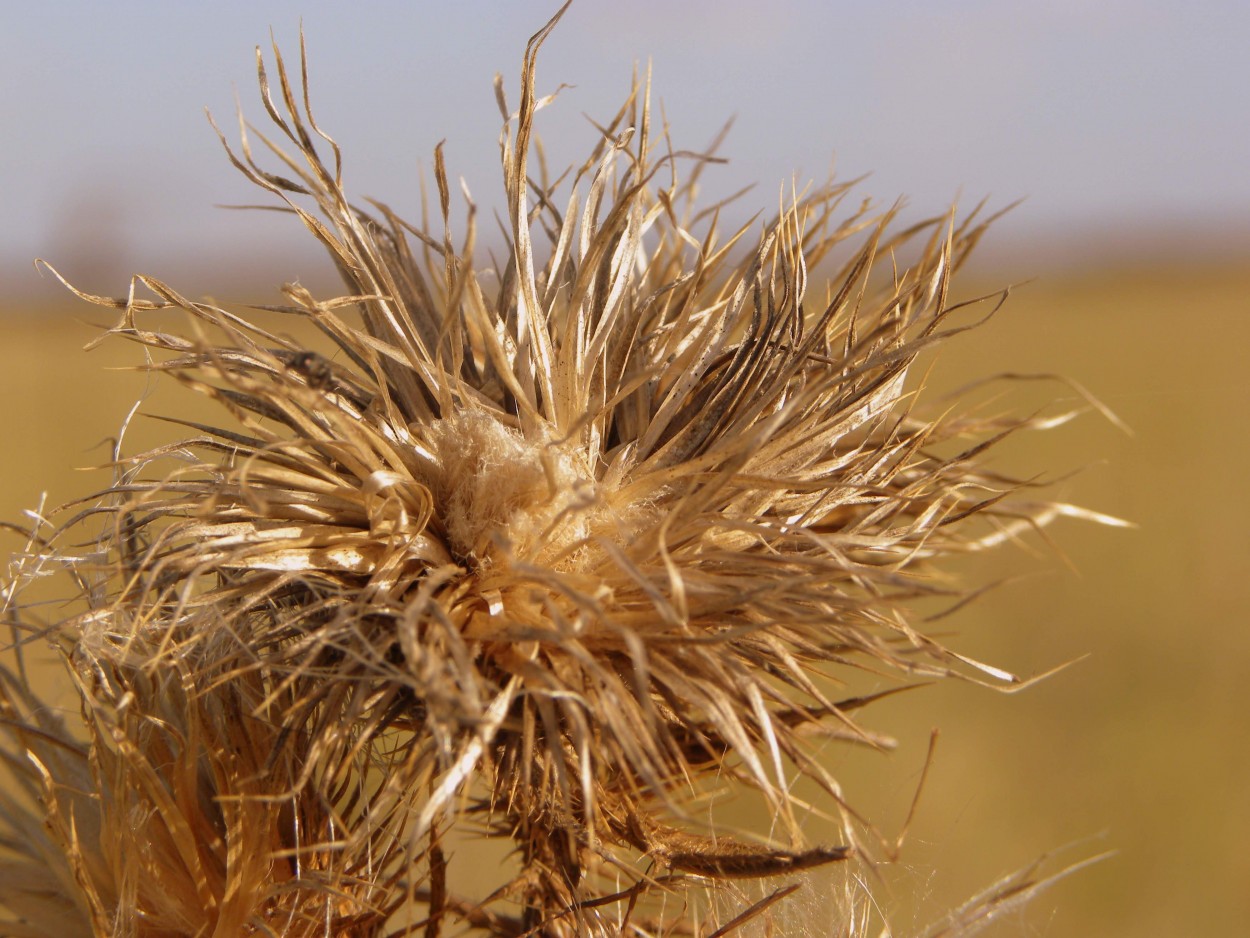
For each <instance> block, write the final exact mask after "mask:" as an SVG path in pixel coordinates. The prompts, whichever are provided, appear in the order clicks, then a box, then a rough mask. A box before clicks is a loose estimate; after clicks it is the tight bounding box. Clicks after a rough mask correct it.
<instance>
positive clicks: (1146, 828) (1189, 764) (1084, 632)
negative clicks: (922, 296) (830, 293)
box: [0, 258, 1250, 936]
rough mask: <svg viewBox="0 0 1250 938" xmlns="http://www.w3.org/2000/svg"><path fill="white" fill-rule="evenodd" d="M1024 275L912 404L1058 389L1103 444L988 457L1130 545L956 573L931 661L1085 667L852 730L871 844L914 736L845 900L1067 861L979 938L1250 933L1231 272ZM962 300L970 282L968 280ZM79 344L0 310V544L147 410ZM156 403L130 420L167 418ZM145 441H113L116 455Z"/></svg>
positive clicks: (121, 354)
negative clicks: (1065, 873) (1113, 521)
mask: <svg viewBox="0 0 1250 938" xmlns="http://www.w3.org/2000/svg"><path fill="white" fill-rule="evenodd" d="M1095 271H1096V272H1095ZM1037 274H1038V277H1037V279H1036V280H1035V281H1033V282H1032V283H1029V284H1027V285H1024V286H1022V287H1020V288H1018V289H1016V290H1014V291H1013V293H1012V296H1011V298H1010V300H1009V301H1008V303H1007V305H1006V306H1005V307H1004V309H1003V310H1002V312H1001V313H1000V314H999V315H998V316H997V317H995V319H994V320H992V321H991V322H990V323H988V324H987V325H985V326H984V327H982V328H980V329H977V330H975V331H973V332H972V333H970V334H967V335H965V336H963V337H960V338H959V339H957V340H955V341H954V342H952V343H951V344H949V345H948V346H945V347H944V348H943V349H942V350H941V352H940V353H939V354H938V355H937V356H936V362H935V363H934V367H933V371H932V373H931V376H930V377H929V378H928V383H929V384H930V385H932V387H931V388H930V389H929V390H936V389H938V388H943V387H945V388H949V387H954V386H957V385H959V384H962V383H964V382H965V381H969V380H973V379H975V378H979V377H983V376H986V375H989V374H994V373H999V372H1015V373H1061V374H1063V375H1065V376H1067V377H1070V378H1072V379H1075V380H1077V381H1079V382H1080V383H1081V384H1082V385H1084V386H1085V387H1086V388H1088V389H1089V390H1090V392H1091V393H1092V394H1094V395H1096V396H1097V397H1098V398H1099V400H1101V401H1102V402H1103V403H1105V404H1106V405H1107V406H1109V407H1110V408H1111V409H1112V410H1114V412H1115V413H1116V414H1117V415H1118V416H1119V417H1120V418H1121V419H1122V420H1123V421H1124V422H1125V423H1126V424H1127V425H1128V426H1129V427H1130V428H1131V430H1132V434H1131V435H1129V434H1126V433H1124V432H1122V431H1121V430H1120V429H1118V428H1117V427H1115V426H1114V425H1113V424H1112V423H1110V422H1109V421H1107V420H1105V419H1104V418H1103V417H1102V416H1100V415H1099V414H1098V413H1096V412H1091V413H1088V414H1086V415H1084V416H1082V417H1081V418H1080V419H1078V420H1076V421H1075V422H1073V423H1071V424H1069V425H1067V426H1064V427H1062V428H1059V429H1056V430H1053V431H1049V432H1046V433H1042V434H1033V435H1030V436H1027V437H1026V438H1022V439H1019V440H1011V441H1008V443H1007V444H1006V445H1005V446H1004V447H1003V448H1002V451H1001V453H1000V454H999V455H998V456H997V457H995V459H996V461H997V464H998V465H1002V466H1003V467H1004V468H1015V469H1027V470H1028V471H1029V472H1031V473H1032V472H1036V471H1038V470H1044V471H1045V473H1046V475H1047V477H1049V478H1052V479H1056V480H1058V481H1056V483H1055V484H1054V486H1053V488H1052V489H1051V492H1052V493H1053V494H1055V495H1057V496H1059V497H1061V498H1063V499H1064V500H1067V501H1071V502H1075V503H1078V504H1081V505H1084V506H1087V507H1089V508H1092V509H1095V510H1097V511H1100V512H1106V513H1108V514H1111V515H1116V516H1119V517H1122V518H1127V519H1130V520H1131V521H1133V522H1134V523H1135V524H1136V525H1137V527H1136V528H1135V529H1132V530H1126V529H1115V528H1107V527H1101V526H1097V525H1093V524H1090V523H1087V522H1083V521H1077V520H1066V521H1062V520H1061V521H1060V522H1058V523H1057V524H1056V525H1054V526H1053V527H1052V528H1051V529H1050V535H1051V536H1052V537H1053V540H1054V543H1055V545H1056V546H1057V548H1058V549H1057V550H1046V549H1042V550H1037V551H1035V552H1033V553H1032V554H1031V553H1030V552H1029V551H1028V550H1022V549H1017V548H1014V547H1007V548H1005V549H1003V550H1000V551H998V552H996V553H994V554H993V555H988V556H981V557H978V558H975V560H974V562H972V563H969V564H968V565H967V571H966V572H967V574H968V582H969V583H983V582H988V581H990V580H995V579H1000V578H1014V579H1012V580H1011V582H1007V583H1005V584H1004V585H1002V586H1001V587H1000V588H998V589H996V590H994V591H993V592H991V593H989V594H987V595H985V596H984V597H983V598H981V599H980V600H979V601H978V602H977V603H975V604H973V605H972V606H970V607H968V608H966V609H964V610H962V611H961V612H960V613H958V614H957V615H955V616H953V617H951V618H949V619H948V620H946V621H945V622H943V623H942V628H943V629H944V630H946V631H949V632H952V633H956V634H955V635H952V642H953V644H954V646H955V647H956V648H957V649H958V650H959V651H961V652H964V653H967V654H969V655H972V656H973V657H977V658H979V659H980V660H986V661H990V662H993V663H995V664H998V665H1001V666H1003V667H1005V668H1008V669H1010V670H1013V671H1015V672H1016V673H1020V674H1024V675H1029V674H1035V673H1040V672H1042V671H1045V670H1048V669H1050V668H1052V667H1054V666H1055V665H1058V664H1061V663H1063V662H1065V661H1071V660H1073V659H1078V658H1082V656H1087V657H1084V658H1083V659H1082V660H1080V661H1079V662H1076V663H1074V664H1073V665H1072V666H1071V667H1070V668H1068V669H1067V670H1065V671H1063V672H1061V673H1059V674H1056V675H1054V676H1053V677H1051V678H1049V679H1048V680H1046V681H1044V682H1042V683H1041V684H1039V685H1037V686H1035V687H1033V688H1030V689H1028V690H1026V691H1025V692H1023V693H1020V694H1018V695H1012V696H1006V695H999V694H996V693H995V692H993V691H989V690H985V689H982V688H978V687H973V686H970V685H957V684H954V683H950V682H947V683H946V684H944V685H941V686H934V687H927V688H922V689H919V690H916V691H914V692H911V693H909V694H904V695H902V696H900V697H896V698H892V699H889V700H886V701H883V702H881V703H879V704H877V705H875V706H874V707H873V708H872V709H871V710H869V711H867V712H866V715H865V720H866V722H867V723H868V724H869V725H871V726H873V727H874V728H877V729H880V730H884V731H887V732H890V733H893V734H894V735H896V736H897V737H898V738H899V740H900V746H899V749H898V750H897V751H896V752H894V753H892V754H889V755H879V754H874V753H865V752H858V751H857V752H854V753H847V752H843V751H841V750H831V751H830V752H829V762H830V764H831V766H832V767H833V768H834V769H835V770H836V772H837V774H838V776H839V778H841V779H842V780H843V781H844V784H845V786H846V793H847V796H848V799H849V800H850V801H851V802H852V803H853V804H855V805H856V806H858V807H859V808H861V809H863V810H864V812H865V813H866V814H867V815H868V816H869V817H870V818H871V819H872V820H873V821H874V822H875V823H877V824H878V825H879V826H880V827H881V828H882V829H883V831H885V832H886V833H891V832H893V833H897V832H898V830H899V829H900V828H901V827H902V824H903V820H904V818H905V816H906V814H907V809H908V806H909V804H910V801H911V798H912V795H913V793H914V791H915V788H916V785H917V783H918V781H919V776H920V772H921V769H922V766H923V764H924V761H925V752H926V746H927V741H928V736H929V732H930V730H931V728H933V727H935V726H936V727H940V728H941V737H940V740H939V743H938V746H937V754H936V760H935V762H934V764H933V766H932V769H931V771H930V774H929V779H928V783H927V785H926V787H925V790H924V791H923V794H922V796H921V801H920V804H919V809H918V814H917V816H916V820H915V822H914V824H913V825H912V827H911V829H910V831H909V833H908V837H907V842H906V844H905V846H904V848H903V851H902V855H901V859H900V861H899V862H898V863H897V864H896V865H895V866H894V867H892V868H891V869H890V870H888V871H886V872H885V873H884V874H883V876H882V880H881V882H879V883H877V884H875V885H874V886H873V889H874V891H875V892H876V894H877V897H878V899H879V901H880V902H881V903H882V904H883V905H884V906H885V907H886V908H887V909H892V910H893V911H892V920H893V923H894V927H895V930H896V932H897V933H898V934H900V935H906V934H909V933H911V932H914V931H918V930H921V929H920V926H921V925H924V924H926V923H928V922H931V921H934V920H937V919H940V918H941V915H942V913H943V912H945V911H947V910H949V909H951V908H953V907H955V906H956V905H957V904H958V903H959V902H961V901H962V900H964V899H966V898H968V897H969V896H971V895H972V894H974V893H975V892H977V891H978V890H980V889H982V888H984V887H986V886H988V885H990V884H991V883H992V882H993V881H994V880H995V879H997V878H999V877H1001V876H1003V875H1005V874H1008V873H1010V872H1011V871H1013V870H1015V869H1018V868H1020V867H1023V866H1027V865H1028V864H1029V863H1031V862H1032V861H1034V860H1035V859H1037V858H1038V857H1039V856H1040V855H1042V854H1043V853H1045V852H1046V851H1048V850H1050V849H1052V848H1057V847H1061V846H1063V845H1064V844H1069V843H1072V842H1077V843H1076V844H1075V846H1073V847H1071V848H1070V849H1069V850H1067V851H1066V852H1064V853H1062V854H1061V855H1060V856H1059V857H1058V858H1056V859H1055V860H1054V861H1053V863H1052V868H1056V867H1057V866H1062V865H1063V864H1064V863H1065V862H1070V861H1076V860H1079V859H1082V858H1083V857H1086V856H1090V855H1093V854H1096V853H1100V852H1103V851H1108V850H1110V851H1114V854H1113V855H1112V856H1110V857H1109V858H1107V859H1106V860H1104V861H1102V862H1100V863H1098V864H1097V865H1095V866H1093V867H1091V868H1089V869H1086V870H1084V871H1082V872H1080V873H1078V874H1077V875H1075V876H1073V877H1071V878H1070V879H1066V880H1064V881H1063V882H1061V883H1059V884H1057V885H1056V886H1055V887H1054V888H1053V889H1052V890H1050V891H1048V892H1047V893H1045V894H1044V895H1042V896H1041V897H1039V898H1037V899H1035V900H1034V901H1033V902H1032V903H1030V904H1028V905H1027V906H1026V907H1025V908H1024V909H1022V910H1021V911H1019V912H1013V913H1011V914H1010V915H1008V916H1007V917H1006V918H1005V919H1004V920H1003V921H1002V922H1000V923H999V924H997V925H995V926H993V927H991V929H990V930H989V931H988V932H987V933H988V934H993V935H1015V934H1043V935H1060V936H1067V935H1100V936H1150V935H1159V936H1163V935H1198V934H1207V935H1233V934H1239V933H1242V931H1241V930H1242V929H1243V928H1244V927H1245V926H1246V923H1247V922H1250V890H1248V889H1247V888H1246V885H1247V883H1250V849H1248V848H1247V841H1250V745H1247V744H1248V742H1250V740H1248V739H1247V735H1248V734H1247V726H1248V725H1250V630H1248V629H1247V625H1248V624H1250V620H1248V617H1247V613H1248V612H1250V496H1248V495H1247V492H1248V491H1250V485H1247V482H1246V475H1247V469H1248V466H1247V459H1246V456H1247V452H1248V451H1250V443H1248V442H1247V439H1246V434H1247V431H1248V430H1250V423H1248V422H1247V420H1246V417H1245V410H1246V407H1247V404H1248V403H1250V395H1248V393H1247V392H1248V391H1250V378H1248V377H1247V373H1246V370H1247V362H1248V356H1247V348H1250V263H1237V262H1233V261H1222V262H1218V263H1217V262H1214V261H1213V262H1211V263H1209V264H1200V263H1192V264H1188V265H1168V264H1166V263H1162V262H1158V261H1153V262H1152V261H1149V260H1147V259H1145V258H1143V259H1141V260H1140V261H1138V262H1133V261H1132V260H1131V259H1130V260H1127V261H1122V262H1120V263H1118V264H1116V265H1115V266H1114V267H1110V268H1104V269H1097V268H1095V267H1094V266H1093V265H1089V266H1087V267H1084V268H1081V269H1079V270H1078V269H1069V270H1064V269H1059V268H1054V269H1050V270H1049V271H1047V270H1039V271H1037ZM973 277H974V279H975V281H976V284H974V286H976V285H980V284H987V285H988V284H994V283H995V282H996V281H995V277H994V271H993V269H990V270H988V271H987V270H985V269H984V268H983V267H977V266H976V265H975V264H974V269H973ZM964 289H965V291H968V290H969V289H970V287H969V286H967V285H965V287H964ZM107 319H108V312H107V311H105V310H100V309H97V308H94V307H89V306H87V305H86V304H82V303H79V302H77V301H76V300H74V299H73V298H72V297H68V296H67V297H66V299H65V300H64V302H54V303H47V302H42V303H36V304H26V305H22V306H18V307H12V308H5V309H0V336H2V340H0V389H2V390H3V394H4V400H5V403H6V406H5V407H4V408H3V410H2V411H0V439H3V440H4V441H5V445H4V447H3V451H2V455H0V479H2V480H3V483H4V484H3V485H2V486H0V518H3V519H5V520H20V515H21V512H22V510H23V509H27V508H32V507H34V506H35V505H37V504H38V502H39V499H40V493H41V492H45V491H46V492H47V493H48V503H49V505H55V504H59V503H61V502H63V501H66V500H68V499H70V498H73V497H77V496H84V495H87V494H89V493H90V492H92V491H94V490H96V489H98V488H100V487H102V486H103V485H104V484H105V483H106V481H107V476H106V475H105V474H104V473H100V472H94V473H92V472H82V471H77V470H76V468H75V467H80V466H89V465H93V464H99V463H102V462H104V461H105V460H106V458H107V453H108V447H109V445H110V444H109V438H110V436H111V435H112V434H113V433H115V432H116V430H117V428H118V426H119V425H120V424H121V422H122V420H123V418H124V417H125V415H126V413H127V411H128V410H129V409H130V407H131V405H132V404H133V403H134V401H135V400H136V398H137V397H139V396H140V395H141V394H144V393H146V392H147V391H150V390H151V387H150V383H149V381H148V379H147V378H146V377H144V376H142V375H139V374H136V373H133V372H122V371H110V370H109V369H111V368H116V367H118V366H122V365H134V364H136V363H138V362H139V361H140V349H138V348H137V347H134V346H129V345H127V344H126V343H124V342H123V341H121V340H117V339H113V340H110V341H109V342H106V343H105V344H104V345H103V346H102V347H101V348H99V349H97V350H95V351H92V352H89V353H88V352H84V351H82V350H81V347H82V346H83V345H84V344H85V343H86V342H88V341H89V340H91V339H92V338H94V337H95V336H96V335H98V331H99V330H98V328H96V327H93V326H91V325H88V324H87V323H105V322H106V321H107ZM169 390H170V389H161V388H159V387H158V388H157V390H156V392H155V394H154V395H153V397H152V398H151V399H150V400H149V401H148V402H147V403H146V404H145V405H144V408H143V410H145V411H148V412H155V413H162V412H164V413H169V412H171V411H172V410H173V409H175V408H180V409H181V412H185V407H184V406H183V405H185V403H186V401H185V398H180V397H179V396H177V395H176V394H175V395H170V394H169V393H167V392H168V391H169ZM1007 391H1008V397H1007V400H1006V402H1005V406H1007V405H1010V406H1016V405H1017V404H1018V403H1021V402H1023V403H1024V404H1025V406H1031V404H1030V402H1032V403H1037V402H1039V401H1046V400H1053V401H1055V402H1056V404H1055V405H1054V406H1053V408H1052V409H1055V410H1063V409H1066V408H1068V407H1075V406H1083V404H1084V402H1083V401H1082V400H1081V398H1080V397H1079V396H1078V395H1077V394H1076V393H1075V392H1074V391H1073V390H1071V389H1070V388H1069V387H1068V386H1066V385H1064V384H1062V383H1058V382H1050V383H1047V382H1038V383H1036V384H1029V385H1024V386H1022V390H1021V392H1020V393H1022V394H1023V397H1020V398H1019V399H1018V401H1016V403H1012V402H1013V397H1012V395H1015V394H1016V393H1017V391H1016V389H1015V386H1014V384H1013V385H1012V386H1011V387H1009V388H1007ZM166 402H170V403H169V404H168V405H166ZM163 405H165V406H163ZM196 406H201V405H199V404H198V402H196ZM172 432H175V431H172V430H170V429H169V428H167V427H165V426H162V425H160V424H159V423H157V422H156V421H151V420H145V419H142V418H139V419H137V420H136V423H135V426H134V430H133V433H134V437H133V438H132V439H131V440H130V441H129V442H128V445H127V449H128V450H130V451H132V452H133V451H134V450H135V448H136V447H137V446H138V445H140V444H142V443H143V441H144V440H148V441H152V440H156V439H168V438H170V435H171V433H172ZM1070 470H1079V471H1078V472H1076V473H1075V474H1072V475H1070V476H1068V475H1066V474H1067V473H1068V472H1069V471H1070ZM6 536H7V537H12V535H6ZM16 546H17V545H16V544H14V543H12V542H10V543H6V544H5V547H4V549H5V551H6V553H7V551H8V550H9V549H11V548H13V547H16ZM1031 546H1034V547H1036V546H1037V543H1036V542H1034V543H1033V544H1032V545H1031ZM1020 575H1023V576H1020ZM46 614H48V615H55V610H54V609H53V610H49V611H48V612H47V613H46ZM53 691H54V693H55V688H54V689H53ZM59 699H60V700H61V701H63V702H68V699H67V697H66V696H65V695H64V694H61V695H60V696H59ZM815 885H816V887H817V889H816V894H815V895H812V894H810V892H809V895H808V898H807V899H805V900H803V901H804V902H805V903H806V904H807V905H806V909H807V911H806V912H805V914H806V915H807V916H808V917H809V918H810V919H811V921H812V923H813V925H814V926H815V927H816V928H817V929H819V928H820V927H821V922H822V916H824V918H825V919H828V920H829V923H830V925H832V919H831V916H832V911H831V910H832V906H831V905H829V906H822V905H821V902H820V896H819V879H818V880H817V881H816V883H815Z"/></svg>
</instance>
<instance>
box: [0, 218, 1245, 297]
mask: <svg viewBox="0 0 1250 938" xmlns="http://www.w3.org/2000/svg"><path fill="white" fill-rule="evenodd" d="M1021 213H1027V209H1026V208H1025V207H1018V208H1016V209H1015V210H1014V213H1011V214H1008V215H1007V216H1006V217H1005V218H1003V219H1000V220H999V221H997V222H995V224H994V225H992V226H991V229H990V232H989V234H988V235H987V236H986V237H985V238H984V239H982V241H981V242H980V243H979V244H978V245H977V248H976V251H975V252H974V255H973V258H972V260H971V262H970V263H969V265H968V269H967V270H966V271H965V273H964V275H963V277H962V278H961V279H962V280H963V281H964V282H978V283H979V282H984V281H999V282H1003V283H1007V282H1019V281H1022V280H1029V279H1033V278H1037V277H1056V276H1058V277H1065V278H1067V277H1087V276H1091V275H1097V274H1106V275H1114V274H1116V273H1127V272H1137V271H1141V270H1145V269H1161V270H1170V271H1183V270H1189V269H1202V268H1208V267H1221V268H1241V269H1244V270H1245V271H1247V272H1250V219H1246V218H1243V217H1240V216H1236V215H1230V216H1227V217H1224V218H1210V217H1208V218H1191V219H1180V220H1176V219H1171V220H1168V219H1155V220H1153V221H1152V222H1151V223H1149V224H1147V223H1145V222H1144V221H1142V220H1136V219H1125V220H1119V221H1112V222H1105V223H1088V222H1087V223H1085V224H1080V225H1071V224H1060V223H1050V224H1046V223H1036V222H1035V223H1032V224H1030V223H1028V222H1023V223H1021V224H1018V225H1017V224H1013V223H1014V222H1015V221H1016V217H1018V215H1019V214H1021ZM1013 215H1015V216H1016V217H1013ZM289 222H290V223H291V224H292V225H296V224H297V223H296V222H295V220H294V219H289ZM300 235H301V232H299V231H296V230H292V232H291V236H290V237H289V238H277V239H275V240H273V241H270V242H269V243H268V244H267V245H265V244H262V243H261V241H262V239H260V238H257V239H255V240H253V241H249V240H247V239H243V240H235V241H233V242H231V243H230V244H221V243H216V244H214V243H208V242H206V243H204V244H202V245H199V246H196V247H195V248H194V250H190V249H188V248H187V247H186V246H175V247H169V248H166V249H163V250H149V251H142V250H139V249H135V248H121V249H120V250H116V251H113V250H110V249H109V248H108V246H107V245H106V246H105V247H104V249H102V250H101V249H99V248H98V247H91V246H88V245H85V244H81V243H80V244H78V245H73V246H66V249H65V250H62V251H53V252H51V253H49V255H48V256H46V257H42V258H38V259H36V258H33V257H32V258H18V257H15V256H12V255H11V254H10V255H8V256H3V255H0V282H3V284H4V291H3V295H2V296H0V315H3V314H11V313H17V314H20V313H21V311H22V309H23V308H24V307H28V308H32V309H40V310H42V309H45V308H47V307H48V306H50V305H69V303H71V302H72V300H73V298H72V296H71V295H70V294H69V293H68V291H66V289H65V288H64V287H63V286H62V285H61V284H60V283H59V282H58V281H57V279H56V276H55V275H54V274H53V273H52V272H51V271H49V270H47V269H45V268H44V267H43V266H42V265H40V264H39V263H38V261H39V260H42V261H44V262H46V263H47V264H50V265H52V266H53V267H55V269H56V271H57V272H58V273H60V274H61V275H62V276H64V277H65V278H66V279H67V280H68V281H69V282H70V283H73V284H74V286H75V287H77V288H78V289H81V290H83V291H85V292H88V293H95V294H98V295H105V296H113V295H121V294H123V293H124V292H125V290H126V288H127V286H128V285H129V283H130V280H131V278H132V277H133V276H135V275H139V274H141V275H145V276H150V277H155V278H157V279H159V280H163V281H165V282H167V283H169V284H170V285H171V286H173V287H175V288H176V289H178V290H179V291H180V292H184V293H187V294H189V295H191V296H193V297H197V298H199V297H202V296H208V295H211V296H214V297H215V298H216V299H219V300H221V301H223V302H248V301H256V302H268V301H271V300H272V296H268V295H270V294H272V295H276V294H277V291H278V290H279V289H280V288H281V287H282V285H283V284H285V283H288V282H299V283H301V284H303V285H304V286H306V287H308V288H310V289H312V290H313V291H314V292H320V293H323V294H325V295H332V294H333V292H334V290H335V289H336V286H337V283H338V281H337V273H336V271H335V270H334V267H333V264H332V263H331V262H330V260H329V258H328V257H326V256H325V254H324V252H323V251H322V250H321V248H320V246H319V245H317V244H315V243H312V242H311V240H309V239H305V238H301V236H300ZM501 247H502V243H500V244H494V243H492V239H486V240H485V241H484V242H480V243H479V256H480V257H481V258H482V261H483V263H485V262H487V261H488V258H489V251H490V250H491V248H494V249H495V253H496V255H498V250H499V248H501ZM817 273H819V271H817ZM222 291H227V292H225V293H223V292H222ZM257 294H265V295H266V296H268V299H266V298H264V297H262V298H260V299H258V298H257Z"/></svg>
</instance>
